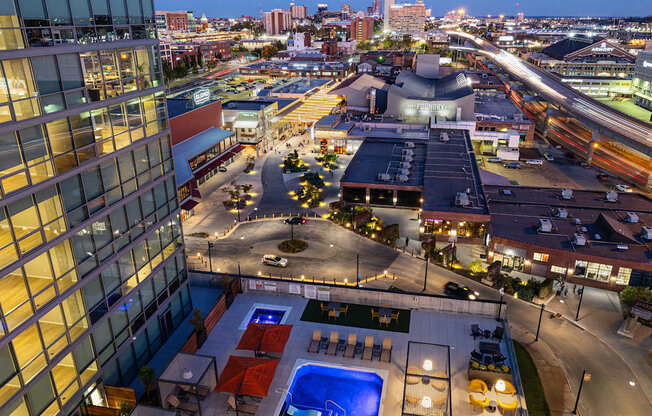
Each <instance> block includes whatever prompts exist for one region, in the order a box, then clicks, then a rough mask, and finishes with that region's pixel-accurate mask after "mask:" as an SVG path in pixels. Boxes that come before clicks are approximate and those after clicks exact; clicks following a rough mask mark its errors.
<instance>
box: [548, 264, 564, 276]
mask: <svg viewBox="0 0 652 416" xmlns="http://www.w3.org/2000/svg"><path fill="white" fill-rule="evenodd" d="M550 271H551V272H552V273H558V274H561V275H565V274H566V268H565V267H561V266H550Z"/></svg>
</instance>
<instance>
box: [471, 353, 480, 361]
mask: <svg viewBox="0 0 652 416" xmlns="http://www.w3.org/2000/svg"><path fill="white" fill-rule="evenodd" d="M471 358H473V359H474V360H476V361H479V362H482V361H483V358H482V354H480V353H479V352H477V351H476V350H473V351H471Z"/></svg>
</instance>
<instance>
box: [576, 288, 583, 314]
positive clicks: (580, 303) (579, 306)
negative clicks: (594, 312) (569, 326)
mask: <svg viewBox="0 0 652 416" xmlns="http://www.w3.org/2000/svg"><path fill="white" fill-rule="evenodd" d="M579 292H580V301H579V303H578V304H577V313H575V322H577V321H578V320H579V319H580V308H581V307H582V298H583V297H584V286H582V287H581V288H580V289H579Z"/></svg>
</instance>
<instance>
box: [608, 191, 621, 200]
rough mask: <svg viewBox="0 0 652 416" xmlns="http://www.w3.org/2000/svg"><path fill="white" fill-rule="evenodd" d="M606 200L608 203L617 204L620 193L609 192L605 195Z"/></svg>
mask: <svg viewBox="0 0 652 416" xmlns="http://www.w3.org/2000/svg"><path fill="white" fill-rule="evenodd" d="M605 198H606V199H607V202H617V201H618V192H616V191H609V192H607V194H606V195H605Z"/></svg>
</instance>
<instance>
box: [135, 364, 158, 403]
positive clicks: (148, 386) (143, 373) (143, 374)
mask: <svg viewBox="0 0 652 416" xmlns="http://www.w3.org/2000/svg"><path fill="white" fill-rule="evenodd" d="M155 377H156V374H155V372H154V369H153V368H151V367H147V366H142V367H140V369H139V370H138V379H139V380H140V382H141V384H142V385H143V387H144V388H145V396H144V400H143V401H145V402H146V403H151V404H155V403H153V400H152V392H153V391H154V380H155Z"/></svg>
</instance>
